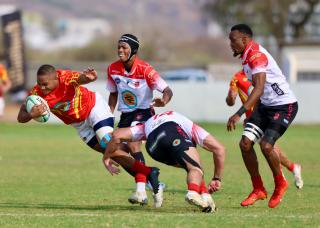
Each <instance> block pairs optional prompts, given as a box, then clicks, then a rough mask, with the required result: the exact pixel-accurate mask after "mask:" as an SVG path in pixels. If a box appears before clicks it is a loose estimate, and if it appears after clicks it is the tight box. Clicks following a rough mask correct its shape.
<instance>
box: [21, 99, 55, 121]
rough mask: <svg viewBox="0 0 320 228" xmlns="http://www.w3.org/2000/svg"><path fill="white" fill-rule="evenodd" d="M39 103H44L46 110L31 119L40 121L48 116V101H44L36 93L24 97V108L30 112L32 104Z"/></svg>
mask: <svg viewBox="0 0 320 228" xmlns="http://www.w3.org/2000/svg"><path fill="white" fill-rule="evenodd" d="M39 104H44V105H45V106H46V111H45V112H44V113H42V115H41V116H39V117H37V118H33V119H34V120H35V121H37V122H41V123H44V122H47V121H48V120H49V117H50V108H49V106H48V103H47V102H46V101H45V99H43V98H42V97H40V96H37V95H31V96H28V97H27V98H26V110H27V112H28V113H30V111H31V109H32V107H33V106H35V105H39Z"/></svg>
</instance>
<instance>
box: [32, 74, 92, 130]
mask: <svg viewBox="0 0 320 228" xmlns="http://www.w3.org/2000/svg"><path fill="white" fill-rule="evenodd" d="M79 75H80V73H79V72H75V71H70V70H57V76H58V78H59V85H58V87H57V88H56V89H55V90H53V91H51V92H50V93H49V94H47V95H43V93H42V92H41V90H40V88H39V86H38V85H36V86H34V87H33V89H32V90H31V92H30V94H32V95H38V96H41V97H42V98H44V99H45V100H46V101H47V103H48V105H49V107H50V110H51V112H52V113H53V114H55V115H56V116H57V117H58V118H59V119H61V120H62V121H63V122H64V123H65V124H71V123H77V122H81V121H84V120H85V119H87V117H88V116H89V114H90V112H91V110H92V108H93V106H94V105H95V102H96V96H95V93H94V92H92V91H90V90H88V89H87V88H85V87H83V86H80V85H79V84H78V78H79Z"/></svg>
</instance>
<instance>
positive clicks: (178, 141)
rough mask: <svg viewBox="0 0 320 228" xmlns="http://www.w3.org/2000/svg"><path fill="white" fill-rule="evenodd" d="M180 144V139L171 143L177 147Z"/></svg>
mask: <svg viewBox="0 0 320 228" xmlns="http://www.w3.org/2000/svg"><path fill="white" fill-rule="evenodd" d="M180 143H181V141H180V139H175V140H174V141H173V142H172V146H179V145H180Z"/></svg>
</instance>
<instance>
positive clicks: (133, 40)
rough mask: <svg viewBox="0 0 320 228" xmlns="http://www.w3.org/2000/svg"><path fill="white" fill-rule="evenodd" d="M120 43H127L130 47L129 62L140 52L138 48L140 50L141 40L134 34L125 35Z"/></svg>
mask: <svg viewBox="0 0 320 228" xmlns="http://www.w3.org/2000/svg"><path fill="white" fill-rule="evenodd" d="M120 42H125V43H127V44H128V45H129V46H130V49H131V50H130V56H129V59H128V60H127V61H129V60H130V59H131V57H132V56H133V55H135V54H137V52H138V48H139V40H138V38H137V37H136V36H134V35H132V34H124V35H122V36H121V37H120V39H119V43H120Z"/></svg>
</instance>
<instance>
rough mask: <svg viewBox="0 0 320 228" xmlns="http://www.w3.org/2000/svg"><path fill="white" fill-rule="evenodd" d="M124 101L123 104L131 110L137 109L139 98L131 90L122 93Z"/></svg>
mask: <svg viewBox="0 0 320 228" xmlns="http://www.w3.org/2000/svg"><path fill="white" fill-rule="evenodd" d="M122 100H123V103H124V104H125V105H126V106H127V107H129V108H135V107H136V106H137V104H138V100H137V96H136V95H134V94H133V93H132V92H131V91H129V90H125V91H123V92H122Z"/></svg>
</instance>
